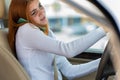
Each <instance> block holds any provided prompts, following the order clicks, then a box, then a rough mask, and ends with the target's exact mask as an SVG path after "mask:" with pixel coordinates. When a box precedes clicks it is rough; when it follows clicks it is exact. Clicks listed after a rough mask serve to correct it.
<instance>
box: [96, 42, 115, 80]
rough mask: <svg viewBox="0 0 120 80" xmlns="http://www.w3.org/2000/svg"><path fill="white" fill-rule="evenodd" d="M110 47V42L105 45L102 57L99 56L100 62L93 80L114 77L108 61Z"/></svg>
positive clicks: (111, 66) (109, 60)
mask: <svg viewBox="0 0 120 80" xmlns="http://www.w3.org/2000/svg"><path fill="white" fill-rule="evenodd" d="M111 48H112V45H111V43H110V41H108V44H107V45H106V48H105V50H104V53H103V55H102V56H101V61H100V63H99V67H98V71H97V75H96V79H95V80H107V78H108V77H109V76H110V75H115V71H114V68H113V65H112V62H111V59H110V54H109V53H110V50H111Z"/></svg>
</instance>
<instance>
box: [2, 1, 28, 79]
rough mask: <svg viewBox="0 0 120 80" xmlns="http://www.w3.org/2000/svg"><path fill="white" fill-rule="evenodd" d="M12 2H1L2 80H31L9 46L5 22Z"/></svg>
mask: <svg viewBox="0 0 120 80" xmlns="http://www.w3.org/2000/svg"><path fill="white" fill-rule="evenodd" d="M10 1H11V0H0V80H30V78H29V76H28V74H27V73H26V71H25V70H24V68H23V67H22V65H21V64H20V63H19V62H18V60H17V59H16V58H15V56H14V55H13V53H12V51H11V48H10V46H9V44H8V37H7V34H8V28H5V27H6V26H5V23H4V22H5V20H6V19H7V15H6V14H7V11H8V7H9V3H10Z"/></svg>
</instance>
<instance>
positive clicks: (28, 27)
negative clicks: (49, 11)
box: [17, 23, 40, 34]
mask: <svg viewBox="0 0 120 80" xmlns="http://www.w3.org/2000/svg"><path fill="white" fill-rule="evenodd" d="M37 31H40V30H39V28H38V27H37V26H35V25H33V24H31V23H25V24H24V25H22V26H20V27H19V28H18V31H17V33H19V34H26V33H27V34H29V33H34V32H37Z"/></svg>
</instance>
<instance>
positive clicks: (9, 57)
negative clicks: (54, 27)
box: [0, 0, 115, 80]
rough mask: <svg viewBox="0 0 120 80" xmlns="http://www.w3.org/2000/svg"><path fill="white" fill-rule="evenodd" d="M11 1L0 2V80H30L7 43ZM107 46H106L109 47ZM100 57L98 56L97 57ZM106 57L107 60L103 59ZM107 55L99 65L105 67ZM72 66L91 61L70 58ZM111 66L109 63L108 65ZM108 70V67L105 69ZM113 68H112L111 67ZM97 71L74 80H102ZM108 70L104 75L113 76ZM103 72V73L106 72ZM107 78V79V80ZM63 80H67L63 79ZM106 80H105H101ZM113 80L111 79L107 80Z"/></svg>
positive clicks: (112, 72)
mask: <svg viewBox="0 0 120 80" xmlns="http://www.w3.org/2000/svg"><path fill="white" fill-rule="evenodd" d="M10 1H11V0H0V79H1V80H30V77H29V76H28V74H27V73H26V71H25V69H24V68H23V67H22V65H21V64H20V63H19V61H18V60H17V58H16V57H15V53H13V52H12V51H11V49H10V46H9V43H8V37H7V35H8V28H7V20H8V15H7V14H8V8H9V4H10ZM109 45H110V44H108V45H107V46H109ZM108 49H111V46H109V47H107V48H106V49H105V52H104V53H108V52H107V51H108ZM99 57H100V56H99ZM104 57H107V58H104ZM108 58H109V55H107V54H103V55H102V61H101V63H100V65H105V64H106V63H107V62H108V61H106V60H109V59H108ZM68 60H69V61H70V62H71V63H72V64H78V63H79V64H80V63H84V62H88V61H91V60H92V59H84V58H77V57H76V58H70V59H68ZM103 62H104V63H103ZM109 64H110V65H111V62H110V63H109ZM108 66H109V65H108ZM103 67H104V66H100V67H99V68H101V69H103ZM107 68H108V67H107ZM112 68H113V66H112ZM101 69H100V70H98V72H99V74H97V72H93V73H91V74H88V75H86V76H83V77H81V78H78V79H75V80H95V78H96V80H102V79H100V77H101V75H102V76H103V77H104V75H103V74H102V73H103V71H101ZM110 70H113V69H111V67H110V69H109V70H107V71H109V72H108V73H109V74H108V73H107V74H106V73H104V74H105V76H106V75H108V76H109V75H114V74H115V73H114V71H111V72H110ZM107 71H105V72H107ZM108 76H107V78H108ZM64 80H67V79H66V78H65V77H64ZM103 80H107V79H103ZM109 80H113V79H109Z"/></svg>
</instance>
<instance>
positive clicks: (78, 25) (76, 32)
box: [43, 0, 108, 53]
mask: <svg viewBox="0 0 120 80" xmlns="http://www.w3.org/2000/svg"><path fill="white" fill-rule="evenodd" d="M74 1H79V0H74ZM43 4H44V7H45V9H46V11H47V12H46V15H47V17H48V20H49V25H50V28H51V29H52V30H53V31H54V33H55V35H56V37H57V39H59V40H61V41H64V42H69V41H72V40H75V39H77V38H79V37H81V36H84V35H86V34H87V33H89V32H90V31H92V30H94V29H96V28H98V27H99V26H98V25H96V24H95V22H93V21H92V20H90V18H88V16H86V15H85V14H84V13H79V12H77V10H76V9H74V8H71V7H70V6H69V5H67V4H65V3H63V2H61V1H56V0H51V1H50V2H46V1H44V0H43ZM83 5H84V3H83ZM87 7H89V4H88V5H87V6H86V8H87ZM92 10H93V9H92ZM96 12H97V10H96ZM95 15H99V16H101V17H102V16H104V15H102V14H101V13H100V14H98V13H96V14H95ZM107 41H108V39H107V37H104V38H102V39H101V40H99V41H98V42H97V43H95V44H94V45H93V46H91V47H90V48H89V49H88V50H86V52H90V53H102V52H103V51H104V48H105V46H106V43H107Z"/></svg>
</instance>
